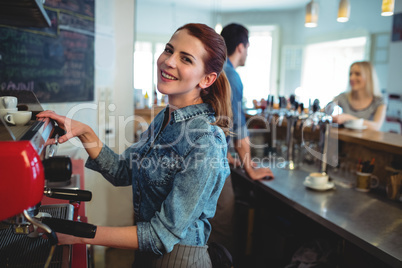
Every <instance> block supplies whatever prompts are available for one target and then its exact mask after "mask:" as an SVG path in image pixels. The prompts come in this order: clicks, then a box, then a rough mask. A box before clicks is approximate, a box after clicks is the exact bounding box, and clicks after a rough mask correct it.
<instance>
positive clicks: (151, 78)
mask: <svg viewBox="0 0 402 268" xmlns="http://www.w3.org/2000/svg"><path fill="white" fill-rule="evenodd" d="M164 48H165V44H164V43H160V42H147V41H136V42H135V50H134V89H135V91H136V93H135V95H134V96H135V97H134V98H135V100H134V103H135V104H136V107H138V108H141V107H142V106H143V105H144V103H141V101H142V100H143V98H144V96H145V94H147V95H148V97H149V98H148V105H151V104H152V103H154V100H155V95H154V93H155V90H156V83H157V76H156V70H157V65H156V63H157V60H158V57H159V55H160V54H161V53H162V51H163V49H164ZM161 97H162V96H161V94H160V93H159V92H157V98H158V99H159V100H160V99H161Z"/></svg>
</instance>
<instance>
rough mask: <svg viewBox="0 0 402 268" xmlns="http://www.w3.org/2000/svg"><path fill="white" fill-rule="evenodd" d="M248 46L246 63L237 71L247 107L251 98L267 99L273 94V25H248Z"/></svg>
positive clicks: (274, 37) (275, 29) (274, 74)
mask: <svg viewBox="0 0 402 268" xmlns="http://www.w3.org/2000/svg"><path fill="white" fill-rule="evenodd" d="M247 28H248V30H249V41H250V46H249V48H248V56H247V60H246V64H245V66H243V67H238V68H237V71H238V73H239V75H240V77H241V80H242V83H243V87H244V89H243V97H244V100H245V102H246V103H245V106H246V107H247V108H252V107H253V102H252V101H253V100H254V99H255V100H257V101H259V100H260V99H261V98H264V99H267V97H268V95H269V94H273V93H274V92H275V91H276V89H275V81H276V80H277V79H276V77H275V76H276V66H277V65H276V64H275V63H276V58H274V57H273V55H274V54H277V53H273V51H277V46H276V41H277V40H276V35H277V28H276V27H275V26H248V27H247Z"/></svg>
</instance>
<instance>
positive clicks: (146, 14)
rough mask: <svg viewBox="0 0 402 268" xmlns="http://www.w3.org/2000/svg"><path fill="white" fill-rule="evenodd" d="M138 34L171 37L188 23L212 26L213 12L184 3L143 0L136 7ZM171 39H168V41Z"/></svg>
mask: <svg viewBox="0 0 402 268" xmlns="http://www.w3.org/2000/svg"><path fill="white" fill-rule="evenodd" d="M136 10H137V11H136V19H135V20H136V34H139V35H144V34H145V35H155V36H158V35H162V36H168V37H170V36H171V35H172V34H173V33H174V32H175V31H176V29H177V28H179V27H180V26H183V25H184V24H186V23H190V22H195V23H205V24H207V25H209V26H212V23H213V20H212V14H211V13H210V12H209V11H206V10H203V9H199V8H198V9H195V8H192V7H187V6H183V5H178V6H176V5H170V4H158V5H157V6H155V4H153V3H149V2H148V1H141V4H140V3H138V4H137V9H136ZM167 41H169V40H166V42H167Z"/></svg>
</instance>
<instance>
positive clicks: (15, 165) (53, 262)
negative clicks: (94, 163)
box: [0, 91, 96, 267]
mask: <svg viewBox="0 0 402 268" xmlns="http://www.w3.org/2000/svg"><path fill="white" fill-rule="evenodd" d="M1 96H15V97H17V99H18V110H29V111H32V118H31V120H30V121H29V122H28V123H27V124H25V125H23V126H18V125H17V126H14V125H11V124H8V123H6V122H5V121H4V119H3V117H4V115H2V116H1V117H0V203H1V204H2V207H1V209H0V267H71V257H72V250H71V249H72V247H71V246H68V245H63V246H57V241H58V240H57V235H56V232H60V233H66V234H71V235H75V236H81V237H88V238H93V237H94V235H95V232H96V226H94V225H91V224H87V223H83V222H79V221H77V216H76V213H77V209H79V203H80V202H84V201H90V200H91V198H92V194H91V192H89V191H84V190H76V189H65V188H49V187H48V184H52V183H51V182H54V180H56V181H60V182H62V181H67V180H69V179H70V177H71V171H72V166H71V160H70V159H69V158H68V157H63V156H55V153H56V150H57V146H58V145H57V139H58V136H59V135H62V134H63V133H64V131H63V130H62V129H61V128H59V127H58V126H57V124H56V122H54V121H53V120H50V119H48V118H46V119H43V120H36V114H37V113H38V112H40V111H42V110H43V109H42V107H41V106H40V104H39V102H38V100H37V98H36V96H35V95H34V93H33V92H30V91H0V97H1ZM54 141H55V142H54ZM44 196H46V197H50V198H57V199H64V200H69V201H70V203H65V204H55V205H44V206H42V205H41V201H42V199H43V197H44ZM77 204H78V206H77ZM74 219H75V221H74ZM42 233H45V234H46V235H45V236H43V235H42Z"/></svg>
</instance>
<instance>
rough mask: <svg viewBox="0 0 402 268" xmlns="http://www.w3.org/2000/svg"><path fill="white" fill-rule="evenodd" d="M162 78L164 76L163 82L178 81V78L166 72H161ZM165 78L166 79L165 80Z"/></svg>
mask: <svg viewBox="0 0 402 268" xmlns="http://www.w3.org/2000/svg"><path fill="white" fill-rule="evenodd" d="M161 76H162V80H167V81H169V80H178V79H177V78H176V77H174V76H173V75H171V74H169V73H167V72H165V71H161ZM164 78H165V79H164Z"/></svg>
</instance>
